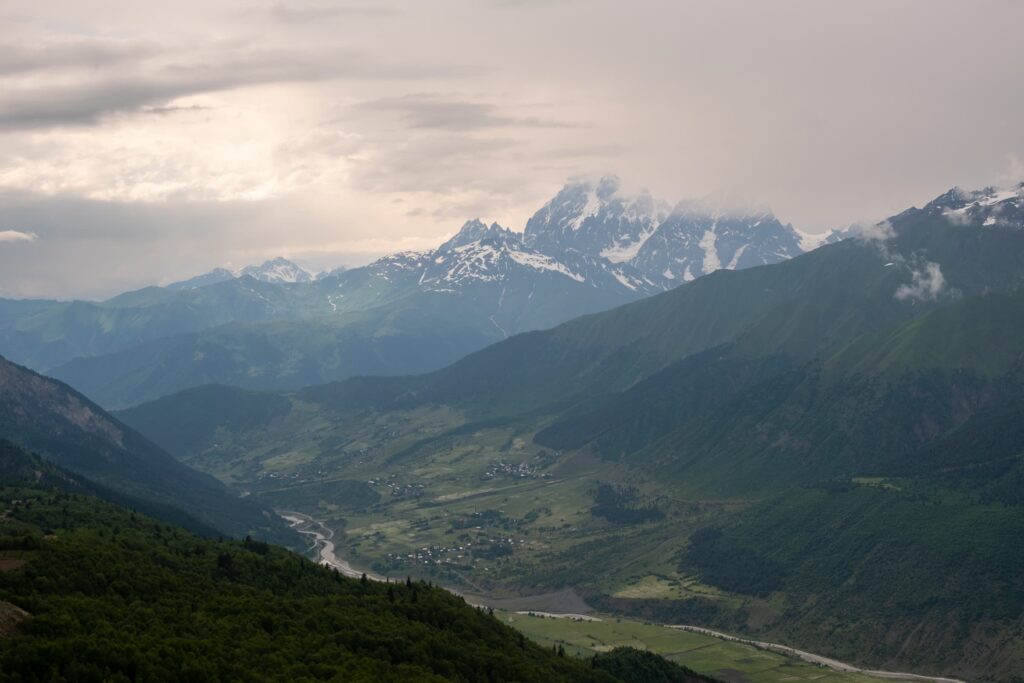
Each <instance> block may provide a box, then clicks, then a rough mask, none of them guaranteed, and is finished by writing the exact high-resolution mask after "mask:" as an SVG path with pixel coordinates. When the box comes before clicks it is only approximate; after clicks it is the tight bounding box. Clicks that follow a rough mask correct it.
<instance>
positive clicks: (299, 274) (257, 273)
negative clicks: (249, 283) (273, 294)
mask: <svg viewBox="0 0 1024 683" xmlns="http://www.w3.org/2000/svg"><path fill="white" fill-rule="evenodd" d="M235 276H236V277H245V276H249V277H251V278H254V279H256V280H259V281H261V282H275V283H281V282H284V283H294V282H312V280H313V275H312V273H310V272H309V271H308V270H306V269H305V268H303V267H302V266H300V265H298V264H296V263H293V262H292V261H289V260H288V259H286V258H283V257H281V256H278V257H277V258H274V259H270V260H269V261H264V262H263V263H261V264H259V265H253V266H246V267H245V268H242V269H241V270H239V271H237V272H236V273H235Z"/></svg>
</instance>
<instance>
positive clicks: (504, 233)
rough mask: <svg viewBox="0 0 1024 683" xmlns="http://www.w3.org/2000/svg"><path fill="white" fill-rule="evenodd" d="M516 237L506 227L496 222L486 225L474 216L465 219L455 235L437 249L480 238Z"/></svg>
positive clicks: (451, 247) (461, 244)
mask: <svg viewBox="0 0 1024 683" xmlns="http://www.w3.org/2000/svg"><path fill="white" fill-rule="evenodd" d="M513 237H514V238H515V239H518V238H519V235H516V234H515V233H513V232H512V231H511V230H509V229H508V228H503V227H501V226H500V225H498V224H497V223H491V224H490V225H487V224H486V223H484V222H483V221H482V220H480V219H479V218H474V219H473V220H471V221H466V222H465V223H464V224H463V226H462V228H460V229H459V231H458V232H457V233H455V236H454V237H452V238H451V239H450V240H448V241H447V242H445V243H443V244H442V245H441V246H440V247H438V248H437V250H438V251H450V250H452V249H455V248H457V247H461V246H465V245H467V244H472V243H473V242H478V241H480V240H486V239H490V240H499V241H501V240H507V239H510V238H513Z"/></svg>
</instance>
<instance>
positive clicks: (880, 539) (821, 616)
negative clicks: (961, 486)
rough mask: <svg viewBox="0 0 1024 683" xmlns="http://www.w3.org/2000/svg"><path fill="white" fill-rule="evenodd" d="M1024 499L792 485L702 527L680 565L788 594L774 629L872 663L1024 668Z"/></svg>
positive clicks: (890, 484)
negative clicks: (1012, 502) (709, 528)
mask: <svg viewBox="0 0 1024 683" xmlns="http://www.w3.org/2000/svg"><path fill="white" fill-rule="evenodd" d="M1022 534H1024V508H1021V507H1020V506H1019V504H1018V505H1016V506H1008V505H1004V504H999V503H975V502H972V501H971V500H970V499H969V498H965V497H964V496H963V495H962V494H958V493H957V492H956V491H954V490H950V489H949V488H947V487H944V486H939V485H937V484H936V483H935V482H933V481H929V480H909V479H893V480H887V481H878V482H875V481H868V482H865V483H861V484H853V483H850V482H849V480H846V482H845V483H842V482H829V483H827V484H822V485H821V486H819V487H811V488H805V489H797V490H791V491H789V492H787V493H786V494H785V495H782V496H778V497H775V498H772V499H770V500H768V501H766V502H764V503H762V504H759V505H757V506H755V507H753V508H751V509H749V510H747V511H745V512H744V513H742V514H739V515H737V516H735V517H734V518H732V519H730V520H729V521H727V522H724V523H722V524H721V526H720V527H719V528H716V529H715V532H714V533H711V532H705V533H701V534H695V535H694V537H693V538H692V539H691V546H690V548H689V550H687V551H686V552H685V553H684V554H683V555H682V558H681V568H682V569H683V570H684V571H689V572H693V573H695V574H696V575H698V576H699V577H700V579H701V580H702V581H703V582H705V583H708V584H711V585H714V586H719V587H722V588H725V589H727V590H730V591H733V592H736V593H740V594H744V595H757V594H760V593H763V592H765V591H768V592H774V591H779V593H777V594H776V599H775V600H774V604H775V605H777V606H781V607H782V613H781V614H780V615H779V617H778V618H777V621H776V624H775V625H774V626H773V627H771V628H770V629H768V633H770V634H771V636H772V637H773V638H779V639H782V640H785V641H787V642H796V643H801V644H802V645H804V646H806V647H807V648H809V649H811V650H812V651H819V652H825V653H829V654H830V655H832V656H835V657H838V658H840V659H846V660H853V661H860V662H864V663H868V662H870V663H872V664H873V665H874V666H886V667H906V668H910V669H912V670H916V671H920V672H934V673H941V672H945V673H946V674H947V675H949V674H952V675H959V676H964V677H967V678H968V679H973V678H976V677H980V676H982V675H986V676H989V677H992V678H993V679H995V680H1012V676H1013V675H1014V674H1019V673H1020V671H1022V670H1024V638H1022V633H1024V619H1022V617H1021V608H1022V606H1024V575H1022V572H1021V567H1024V545H1022V544H1021V543H1020V542H1019V541H1020V538H1021V537H1022Z"/></svg>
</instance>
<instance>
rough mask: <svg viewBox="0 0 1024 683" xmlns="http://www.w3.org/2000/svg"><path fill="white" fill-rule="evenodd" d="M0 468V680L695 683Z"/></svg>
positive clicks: (4, 460)
mask: <svg viewBox="0 0 1024 683" xmlns="http://www.w3.org/2000/svg"><path fill="white" fill-rule="evenodd" d="M0 465H2V467H0V479H2V482H3V485H2V488H0V509H2V513H3V523H2V525H0V557H2V558H3V560H4V562H3V565H2V568H0V607H2V608H3V609H2V612H3V614H4V615H5V617H9V618H5V619H4V622H3V623H4V629H3V631H2V632H0V680H11V681H21V680H67V681H100V680H104V681H118V680H149V681H225V680H281V681H285V680H287V681H300V680H337V681H367V682H371V681H372V682H377V681H396V682H398V681H403V682H404V681H489V682H490V681H508V682H512V681H523V682H527V681H536V682H537V683H541V682H545V683H546V682H548V681H593V682H594V683H615V682H616V681H619V682H620V683H644V681H647V680H658V681H681V682H686V683H693V682H694V681H703V680H708V679H704V678H702V677H700V676H698V675H695V674H694V673H693V672H690V671H687V670H684V669H682V668H680V667H677V666H675V665H673V664H670V663H667V662H664V660H657V661H652V658H650V657H642V656H640V657H638V656H634V655H631V654H629V653H628V652H622V653H616V654H614V655H605V656H602V658H600V661H595V662H593V663H591V662H585V661H581V660H577V659H574V658H570V657H566V656H564V653H563V654H561V655H560V654H559V653H557V652H552V651H551V650H548V649H544V648H541V647H540V646H538V645H535V644H533V643H532V642H531V641H529V640H527V639H526V638H525V637H524V636H522V635H521V634H519V633H518V632H516V631H513V630H512V629H511V628H509V627H507V626H504V625H502V624H501V623H500V622H499V621H498V620H497V619H496V618H494V617H493V616H491V615H489V614H488V613H486V612H484V611H483V610H480V609H477V608H473V607H470V606H468V605H466V604H465V602H464V601H463V599H462V598H459V597H456V596H454V595H452V594H451V593H448V592H447V591H444V590H442V589H439V588H434V587H431V586H429V585H427V584H425V583H421V582H402V583H389V584H380V583H373V582H365V581H358V580H352V579H346V578H344V577H342V576H340V575H339V574H338V573H337V572H335V571H331V570H328V569H326V568H324V567H320V566H318V565H315V564H313V563H312V562H310V561H308V560H306V559H304V558H301V557H299V556H297V555H294V554H292V553H290V552H288V551H285V550H282V549H280V548H277V547H274V546H271V545H267V544H265V543H261V542H257V541H251V540H246V541H244V542H236V541H213V540H208V539H204V538H201V537H198V536H194V535H192V534H189V533H188V532H186V531H184V530H182V529H181V528H178V527H173V526H168V525H164V524H160V523H158V522H155V521H153V520H152V519H150V518H147V517H144V516H142V515H139V514H136V513H135V512H131V511H128V510H126V509H124V508H120V507H118V506H115V505H112V504H109V503H106V502H103V501H100V500H99V499H97V498H94V497H91V496H89V495H84V494H82V493H70V492H69V491H68V488H69V487H68V486H65V484H66V483H68V482H69V481H71V480H72V479H73V477H69V478H67V479H66V480H59V479H60V477H59V475H56V474H54V472H57V471H56V470H54V471H51V472H50V474H49V475H48V476H47V477H41V476H40V475H41V472H40V471H39V470H38V469H37V468H38V467H39V466H40V462H39V461H37V460H34V459H33V456H29V455H28V454H26V453H24V452H20V453H19V452H18V451H17V450H15V449H7V450H6V451H4V452H3V453H2V454H0ZM55 476H56V477H57V479H54V477H55ZM15 482H17V483H18V484H19V485H14V483H15ZM49 484H58V486H54V487H51V486H48V485H49ZM74 486H77V484H75V485H74ZM74 486H72V487H71V488H74ZM12 605H13V606H14V607H12ZM654 659H657V658H654ZM652 672H654V673H657V674H658V677H657V678H650V676H651V675H652Z"/></svg>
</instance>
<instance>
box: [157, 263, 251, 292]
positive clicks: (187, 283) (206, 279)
mask: <svg viewBox="0 0 1024 683" xmlns="http://www.w3.org/2000/svg"><path fill="white" fill-rule="evenodd" d="M235 277H236V276H235V274H234V273H232V272H231V271H230V270H228V269H227V268H214V269H213V270H211V271H210V272H208V273H203V274H202V275H196V276H195V277H190V278H188V279H187V280H181V281H180V282H172V283H171V284H169V285H165V286H164V288H165V289H170V290H181V289H196V288H198V287H205V286H207V285H215V284H217V283H218V282H224V281H225V280H233V279H234V278H235Z"/></svg>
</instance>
